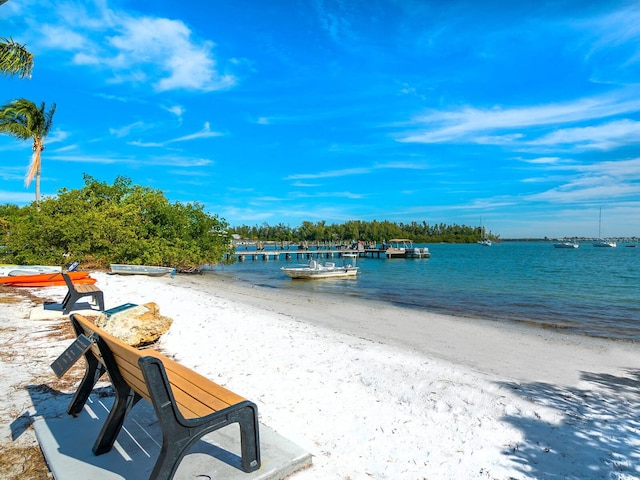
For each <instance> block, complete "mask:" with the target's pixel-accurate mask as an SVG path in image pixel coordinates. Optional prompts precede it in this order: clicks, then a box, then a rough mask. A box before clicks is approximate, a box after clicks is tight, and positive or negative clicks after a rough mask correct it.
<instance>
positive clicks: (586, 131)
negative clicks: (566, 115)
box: [529, 120, 640, 150]
mask: <svg viewBox="0 0 640 480" xmlns="http://www.w3.org/2000/svg"><path fill="white" fill-rule="evenodd" d="M638 142H640V122H635V121H632V120H618V121H615V122H610V123H605V124H603V125H596V126H589V127H575V128H565V129H561V130H556V131H554V132H552V133H549V134H547V135H544V136H543V137H540V138H539V139H537V140H534V141H531V142H529V143H530V144H532V145H562V144H570V145H580V146H581V147H583V148H593V149H598V150H610V149H612V148H615V147H618V146H620V145H628V144H632V143H633V144H637V143H638Z"/></svg>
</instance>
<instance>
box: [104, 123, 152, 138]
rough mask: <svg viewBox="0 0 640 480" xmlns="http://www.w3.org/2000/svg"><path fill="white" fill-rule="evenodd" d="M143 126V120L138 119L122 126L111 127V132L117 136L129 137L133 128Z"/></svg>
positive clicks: (136, 128)
mask: <svg viewBox="0 0 640 480" xmlns="http://www.w3.org/2000/svg"><path fill="white" fill-rule="evenodd" d="M143 126H144V123H143V122H140V121H137V122H133V123H130V124H129V125H125V126H123V127H120V128H110V129H109V133H110V134H111V135H113V136H115V137H117V138H122V137H127V136H129V135H130V134H131V132H132V131H133V130H138V129H140V128H142V127H143Z"/></svg>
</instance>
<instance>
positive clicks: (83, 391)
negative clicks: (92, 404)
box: [67, 353, 106, 417]
mask: <svg viewBox="0 0 640 480" xmlns="http://www.w3.org/2000/svg"><path fill="white" fill-rule="evenodd" d="M84 358H85V360H86V361H87V369H86V370H85V371H84V378H83V379H82V382H80V386H78V390H76V393H75V394H74V396H73V399H71V403H69V406H68V407H67V413H68V414H69V415H73V416H74V417H76V416H78V414H79V413H80V412H81V411H82V408H83V407H84V405H85V403H87V400H88V399H89V395H90V394H91V391H92V390H93V387H95V385H96V383H98V380H100V377H102V375H103V374H104V372H106V369H105V368H104V365H102V364H101V363H100V362H99V361H98V360H97V359H96V357H95V356H93V354H92V353H90V354H88V355H86V354H85V356H84Z"/></svg>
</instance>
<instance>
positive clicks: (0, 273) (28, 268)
mask: <svg viewBox="0 0 640 480" xmlns="http://www.w3.org/2000/svg"><path fill="white" fill-rule="evenodd" d="M55 272H58V273H59V272H62V267H58V266H54V265H0V277H7V276H16V275H37V274H39V273H55Z"/></svg>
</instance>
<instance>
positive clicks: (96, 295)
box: [62, 273, 104, 315]
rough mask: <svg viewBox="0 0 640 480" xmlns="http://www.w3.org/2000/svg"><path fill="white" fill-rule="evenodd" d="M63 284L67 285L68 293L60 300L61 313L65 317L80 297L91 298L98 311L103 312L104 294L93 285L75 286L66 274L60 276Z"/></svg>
mask: <svg viewBox="0 0 640 480" xmlns="http://www.w3.org/2000/svg"><path fill="white" fill-rule="evenodd" d="M62 278H64V283H66V284H67V288H68V289H69V291H68V292H67V295H66V296H65V297H64V300H62V313H63V314H64V315H66V314H67V313H69V312H70V311H71V310H73V306H74V305H75V304H76V302H77V301H78V300H80V299H81V298H82V297H91V298H92V299H93V302H94V303H96V304H97V305H98V308H99V309H100V310H104V293H102V290H100V289H99V288H98V287H96V286H95V285H75V284H74V283H73V281H72V280H71V277H69V275H67V274H66V273H63V274H62Z"/></svg>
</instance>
